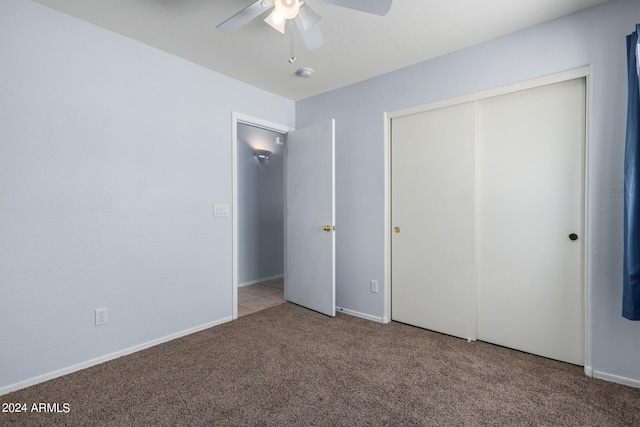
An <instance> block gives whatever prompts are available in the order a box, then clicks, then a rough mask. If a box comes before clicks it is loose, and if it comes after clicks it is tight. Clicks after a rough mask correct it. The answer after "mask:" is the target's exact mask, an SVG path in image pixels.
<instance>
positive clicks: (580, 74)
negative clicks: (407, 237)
mask: <svg viewBox="0 0 640 427" xmlns="http://www.w3.org/2000/svg"><path fill="white" fill-rule="evenodd" d="M589 76H590V67H583V68H578V69H574V70H570V71H565V72H562V73H557V74H551V75H548V76H543V77H539V78H535V79H532V80H527V81H524V82H518V83H514V84H509V85H505V86H500V87H496V88H491V89H487V90H482V91H478V92H474V93H471V94H467V95H462V96H457V97H453V98H448V99H443V100H439V101H435V102H431V103H428V104H423V105H418V106H415V107H410V108H405V109H401V110H396V111H391V112H385V114H384V131H385V141H384V144H385V162H384V163H385V194H384V197H385V221H384V223H385V230H384V246H385V247H384V256H385V266H384V267H385V287H384V317H383V322H384V323H386V322H390V321H391V287H392V283H391V242H392V233H393V225H392V223H391V120H392V119H394V118H398V117H402V116H407V115H410V114H416V113H422V112H426V111H430V110H436V109H439V108H445V107H450V106H454V105H458V104H463V103H467V102H474V101H480V100H482V99H485V98H491V97H494V96H498V95H505V94H508V93H512V92H518V91H521V90H526V89H533V88H536V87H540V86H545V85H549V84H554V83H560V82H564V81H568V80H574V79H579V78H584V79H585V103H586V105H585V112H586V117H585V124H586V126H585V127H586V128H585V141H584V143H585V146H584V158H583V159H582V160H583V162H584V183H583V189H584V198H583V203H584V205H583V207H582V208H583V216H584V230H585V232H584V240H583V244H584V251H583V259H582V269H583V271H582V273H583V278H584V279H583V282H584V283H583V286H584V290H585V292H584V301H583V303H584V315H585V319H584V327H585V331H584V336H585V340H584V341H585V352H584V354H585V372H587V370H588V369H589V368H588V367H589V366H591V357H590V352H589V348H590V336H589V333H588V331H589V317H590V316H589V300H590V294H591V292H590V285H589V275H588V270H589V259H590V257H589V233H588V230H589V110H590V108H589V98H590V97H589V86H590V82H589V80H590V79H589ZM476 170H477V168H476ZM476 185H477V184H476ZM476 203H477V202H476ZM581 238H582V236H581Z"/></svg>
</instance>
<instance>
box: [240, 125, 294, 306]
mask: <svg viewBox="0 0 640 427" xmlns="http://www.w3.org/2000/svg"><path fill="white" fill-rule="evenodd" d="M285 142H286V134H284V133H282V132H277V131H274V130H271V129H264V128H261V127H257V126H254V125H250V124H247V123H238V124H237V143H238V144H237V145H238V146H237V148H238V153H237V154H238V205H237V209H238V317H241V316H243V315H246V314H251V313H254V312H256V311H260V310H264V309H265V308H269V307H273V306H275V305H278V304H282V303H283V302H284V280H283V277H284V146H285Z"/></svg>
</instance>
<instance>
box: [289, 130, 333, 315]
mask: <svg viewBox="0 0 640 427" xmlns="http://www.w3.org/2000/svg"><path fill="white" fill-rule="evenodd" d="M334 147H335V122H334V120H333V119H332V120H330V121H328V122H326V123H322V124H319V125H316V126H311V127H308V128H303V129H298V130H295V131H293V132H289V134H288V135H287V146H286V150H287V155H286V160H285V174H286V212H285V220H286V236H285V276H284V280H285V288H284V297H285V299H286V300H287V301H291V302H293V303H295V304H299V305H301V306H304V307H307V308H310V309H312V310H315V311H318V312H320V313H323V314H326V315H328V316H335V306H336V302H335V295H336V291H335V228H334V225H335V196H334V193H335V179H334V169H335V157H334Z"/></svg>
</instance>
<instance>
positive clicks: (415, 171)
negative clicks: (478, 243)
mask: <svg viewBox="0 0 640 427" xmlns="http://www.w3.org/2000/svg"><path fill="white" fill-rule="evenodd" d="M474 131H475V108H474V103H467V104H460V105H456V106H453V107H448V108H441V109H437V110H431V111H427V112H423V113H418V114H413V115H408V116H403V117H398V118H394V119H392V122H391V133H392V135H391V200H392V202H391V221H392V225H393V228H394V229H393V230H391V234H392V239H391V271H392V274H391V289H392V292H391V310H392V318H393V320H396V321H399V322H404V323H408V324H411V325H415V326H419V327H422V328H426V329H431V330H434V331H438V332H443V333H445V334H450V335H454V336H458V337H462V338H471V339H475V281H474V274H475V262H474V250H475V247H474V245H475V236H474V233H475V232H474V222H475V219H474V186H475V184H474V174H475V172H474V138H475V137H474Z"/></svg>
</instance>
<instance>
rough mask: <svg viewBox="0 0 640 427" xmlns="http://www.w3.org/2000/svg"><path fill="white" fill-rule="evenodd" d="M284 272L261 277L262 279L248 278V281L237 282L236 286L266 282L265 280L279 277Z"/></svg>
mask: <svg viewBox="0 0 640 427" xmlns="http://www.w3.org/2000/svg"><path fill="white" fill-rule="evenodd" d="M283 277H284V274H276V275H275V276H269V277H263V278H262V279H255V280H249V281H248V282H242V283H239V284H238V287H239V288H241V287H243V286H250V285H255V284H256V283H262V282H266V281H267V280H274V279H281V278H283Z"/></svg>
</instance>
